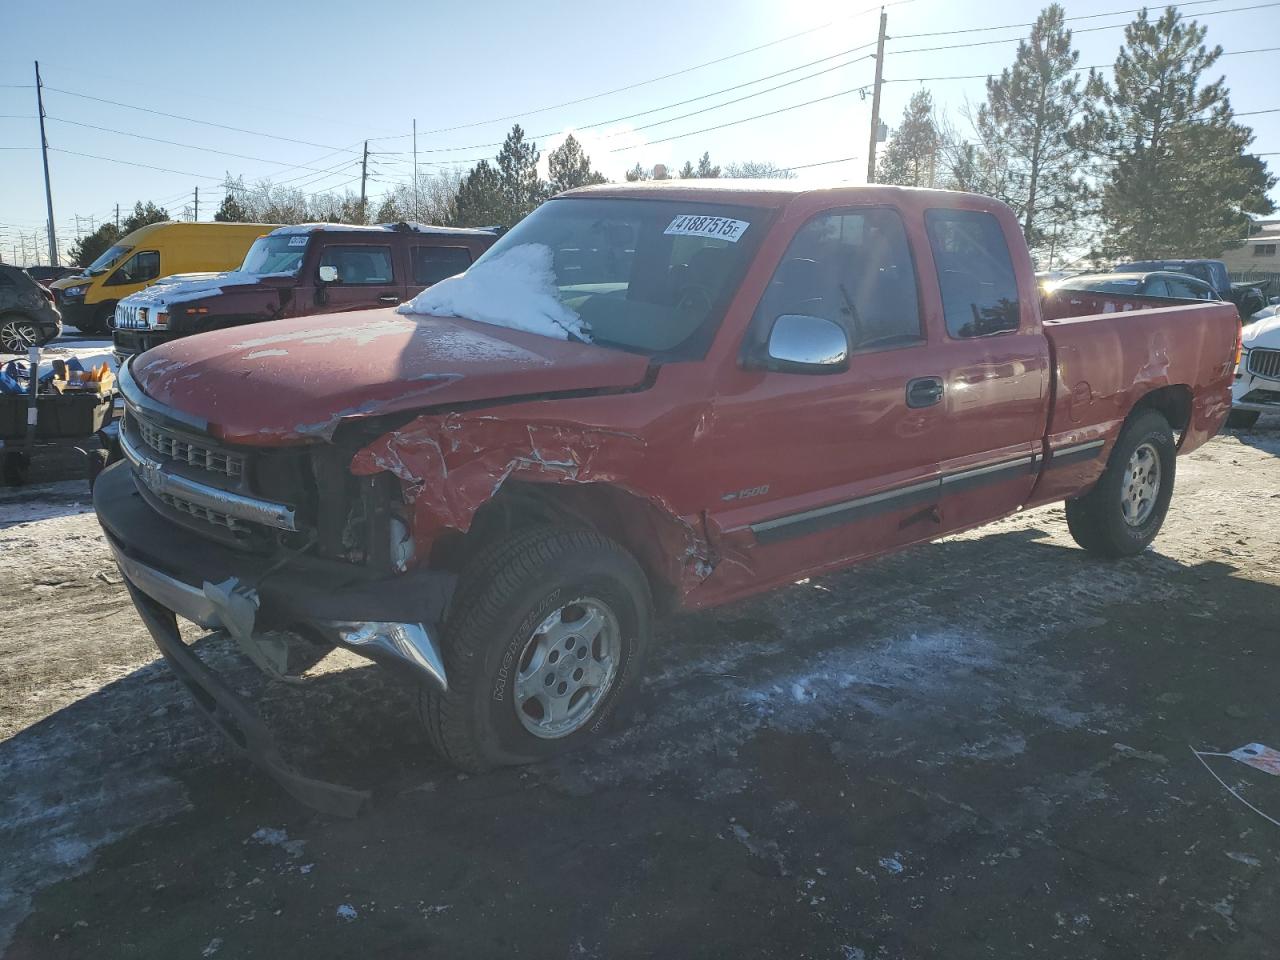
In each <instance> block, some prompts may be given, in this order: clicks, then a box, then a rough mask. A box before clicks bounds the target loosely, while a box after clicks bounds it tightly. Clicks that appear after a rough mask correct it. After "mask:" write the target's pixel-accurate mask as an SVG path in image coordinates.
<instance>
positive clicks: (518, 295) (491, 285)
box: [397, 243, 590, 340]
mask: <svg viewBox="0 0 1280 960" xmlns="http://www.w3.org/2000/svg"><path fill="white" fill-rule="evenodd" d="M553 262H554V254H552V252H551V248H550V247H548V246H547V245H546V244H542V243H523V244H520V245H519V246H515V247H512V248H511V249H509V250H504V251H503V252H502V253H499V254H497V255H495V256H491V257H484V258H482V259H481V260H480V261H479V262H477V263H476V264H475V265H474V266H473V267H471V269H470V270H468V271H467V272H466V273H462V274H459V275H458V276H456V277H450V278H448V279H447V280H441V281H440V282H439V283H437V284H436V285H435V286H433V287H428V288H427V289H426V290H424V291H422V293H420V294H418V295H417V296H416V297H414V298H413V299H412V300H410V301H409V302H408V303H405V304H402V305H401V306H399V307H398V308H397V311H398V312H399V313H404V314H415V313H416V314H427V315H430V316H437V317H462V318H464V319H466V320H474V321H476V322H477V323H489V324H493V325H494V326H498V327H507V328H509V329H511V330H522V331H524V332H525V333H535V334H538V335H539V336H543V337H551V338H553V339H556V340H568V339H569V338H570V337H571V336H572V337H576V338H577V339H579V340H589V339H590V334H589V333H588V331H587V327H586V325H585V324H584V323H583V322H582V318H581V317H579V316H578V314H577V313H575V312H574V311H573V310H571V309H570V308H569V307H567V306H565V305H564V304H563V303H562V302H561V301H560V291H559V289H558V288H557V286H556V275H555V271H554V270H553V269H552V264H553Z"/></svg>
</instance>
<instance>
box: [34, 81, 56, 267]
mask: <svg viewBox="0 0 1280 960" xmlns="http://www.w3.org/2000/svg"><path fill="white" fill-rule="evenodd" d="M35 64H36V106H37V107H38V108H39V109H38V112H39V114H40V155H41V157H42V158H43V159H44V200H45V204H46V205H47V206H48V208H49V265H50V266H53V267H56V266H57V265H58V238H57V236H56V235H55V234H54V232H53V190H52V188H50V186H49V141H48V140H47V139H45V135H44V87H43V86H42V85H41V83H40V61H39V60H37V61H35Z"/></svg>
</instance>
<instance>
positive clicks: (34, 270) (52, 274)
mask: <svg viewBox="0 0 1280 960" xmlns="http://www.w3.org/2000/svg"><path fill="white" fill-rule="evenodd" d="M24 269H25V270H26V271H27V275H28V276H29V277H31V279H32V280H34V281H35V282H36V283H38V284H40V286H42V287H46V288H47V287H48V286H49V285H50V284H51V283H53V281H55V280H61V279H62V278H63V277H69V276H72V275H73V274H75V273H76V272H77V271H76V269H75V267H38V266H37V267H25V268H24Z"/></svg>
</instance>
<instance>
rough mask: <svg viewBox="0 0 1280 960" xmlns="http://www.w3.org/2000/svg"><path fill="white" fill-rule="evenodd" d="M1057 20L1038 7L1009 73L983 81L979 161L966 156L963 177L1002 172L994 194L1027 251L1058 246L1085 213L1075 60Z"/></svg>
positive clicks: (1056, 12) (1053, 8)
mask: <svg viewBox="0 0 1280 960" xmlns="http://www.w3.org/2000/svg"><path fill="white" fill-rule="evenodd" d="M1063 16H1064V14H1063V10H1062V7H1060V6H1058V4H1056V3H1053V4H1050V5H1049V6H1048V7H1045V9H1044V10H1042V11H1041V12H1040V15H1039V16H1038V17H1037V18H1036V22H1035V23H1034V24H1033V25H1032V27H1031V36H1030V37H1029V38H1028V39H1026V40H1023V41H1021V42H1020V43H1019V44H1018V53H1017V56H1016V57H1015V59H1014V62H1013V66H1012V67H1006V68H1005V69H1004V70H1003V71H1002V72H1001V74H1000V76H999V77H998V78H994V77H988V78H987V100H986V103H984V104H982V106H981V107H980V108H979V110H978V115H977V119H976V121H975V127H976V128H977V131H978V134H979V142H980V143H981V144H982V145H983V148H984V150H985V152H986V154H987V155H986V156H984V157H982V158H978V157H976V156H970V157H968V160H970V161H971V162H972V167H971V168H970V170H969V173H970V174H971V175H976V172H977V170H978V169H981V168H982V167H984V166H986V167H987V168H988V169H990V168H998V167H1003V168H1004V169H1003V171H1002V174H1003V175H1002V176H1001V177H1000V183H999V185H998V189H999V190H1000V193H998V194H996V195H997V196H999V198H1000V199H1001V200H1004V201H1005V202H1006V203H1008V204H1009V205H1010V206H1011V207H1013V209H1014V212H1015V213H1016V214H1017V216H1018V220H1019V221H1020V222H1021V224H1022V232H1023V234H1024V235H1025V236H1026V239H1027V243H1028V244H1029V245H1030V246H1031V248H1032V249H1033V250H1036V249H1039V248H1042V247H1044V246H1046V245H1048V244H1049V243H1051V242H1054V241H1055V240H1057V239H1060V237H1059V231H1060V230H1067V229H1070V228H1071V227H1072V225H1074V224H1078V223H1080V222H1081V221H1082V220H1083V219H1084V218H1085V216H1086V214H1087V210H1086V206H1087V202H1088V197H1089V191H1088V189H1087V187H1086V185H1085V183H1084V182H1083V179H1082V176H1081V170H1082V160H1083V157H1082V154H1081V150H1080V147H1079V143H1078V140H1079V137H1078V134H1079V128H1080V124H1081V120H1082V114H1083V110H1084V98H1083V93H1082V90H1081V79H1080V77H1079V75H1078V74H1077V73H1075V72H1074V71H1075V66H1076V63H1077V61H1079V59H1080V54H1079V52H1078V51H1076V50H1074V49H1072V46H1071V31H1070V30H1068V29H1066V28H1065V26H1064V22H1063ZM990 186H992V187H996V186H997V185H996V184H991V185H990Z"/></svg>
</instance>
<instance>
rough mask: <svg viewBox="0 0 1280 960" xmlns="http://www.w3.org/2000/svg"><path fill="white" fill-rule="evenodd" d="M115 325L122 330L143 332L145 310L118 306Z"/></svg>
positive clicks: (144, 308) (145, 318)
mask: <svg viewBox="0 0 1280 960" xmlns="http://www.w3.org/2000/svg"><path fill="white" fill-rule="evenodd" d="M115 325H116V326H117V327H119V328H120V329H122V330H145V329H146V328H147V308H146V307H132V306H127V305H125V304H120V305H119V306H118V307H116V316H115Z"/></svg>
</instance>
